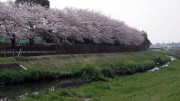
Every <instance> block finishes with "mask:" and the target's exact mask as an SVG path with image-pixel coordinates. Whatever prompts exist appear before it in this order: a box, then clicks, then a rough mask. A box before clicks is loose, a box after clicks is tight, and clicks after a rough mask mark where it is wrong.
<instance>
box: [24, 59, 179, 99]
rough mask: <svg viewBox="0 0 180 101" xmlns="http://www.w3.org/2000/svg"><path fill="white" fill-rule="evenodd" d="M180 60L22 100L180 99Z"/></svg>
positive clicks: (30, 96)
mask: <svg viewBox="0 0 180 101" xmlns="http://www.w3.org/2000/svg"><path fill="white" fill-rule="evenodd" d="M179 66H180V60H177V61H174V62H172V63H170V65H169V66H168V67H166V68H162V69H160V70H159V71H156V72H153V73H137V74H134V75H128V76H123V77H115V78H114V79H109V80H108V81H107V82H102V81H98V82H93V83H90V84H87V85H85V86H82V87H80V88H74V89H64V90H58V91H54V92H46V93H40V94H38V95H29V96H28V97H26V98H25V99H23V100H24V101H85V100H87V99H90V101H180V67H179Z"/></svg>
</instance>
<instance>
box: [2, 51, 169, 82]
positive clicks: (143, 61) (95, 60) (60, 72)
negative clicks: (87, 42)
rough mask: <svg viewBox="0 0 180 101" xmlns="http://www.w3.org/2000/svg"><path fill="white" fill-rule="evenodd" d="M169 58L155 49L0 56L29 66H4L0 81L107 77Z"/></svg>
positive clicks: (130, 71) (145, 67)
mask: <svg viewBox="0 0 180 101" xmlns="http://www.w3.org/2000/svg"><path fill="white" fill-rule="evenodd" d="M169 60H170V59H169V58H167V57H166V56H165V54H164V53H161V52H154V51H146V52H131V53H108V54H79V55H53V56H38V57H14V58H13V57H9V58H0V63H12V62H18V63H20V64H22V65H23V66H25V67H26V68H27V69H28V70H27V71H25V70H20V71H14V70H3V71H2V70H1V71H0V83H5V84H18V83H24V82H33V81H40V80H52V79H60V78H69V77H81V78H83V79H85V80H87V81H98V80H106V79H107V78H114V77H115V76H116V75H129V74H134V73H136V72H143V71H146V70H148V69H151V68H153V67H154V66H155V65H156V64H157V63H160V64H162V63H165V62H167V61H169Z"/></svg>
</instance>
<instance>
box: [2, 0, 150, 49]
mask: <svg viewBox="0 0 180 101" xmlns="http://www.w3.org/2000/svg"><path fill="white" fill-rule="evenodd" d="M0 7H1V9H0V30H1V32H2V33H3V34H2V35H3V36H4V37H7V38H11V39H12V44H14V43H13V40H14V39H15V38H18V39H23V38H29V40H30V45H33V42H34V41H33V40H34V38H35V37H41V38H43V39H44V40H46V42H56V43H62V44H65V43H66V44H67V43H68V44H76V42H77V43H84V44H86V43H92V44H114V45H124V46H135V47H136V46H142V45H145V44H143V43H145V40H146V42H147V40H148V39H147V35H145V34H144V32H142V31H139V30H137V29H135V28H132V27H129V26H128V25H126V24H125V23H124V22H122V21H119V20H114V19H112V18H110V17H107V16H105V15H103V14H102V13H100V12H94V11H90V10H88V9H76V8H65V9H62V10H60V9H52V8H50V9H47V8H45V7H42V6H40V5H37V4H27V3H23V4H21V5H18V6H16V5H15V4H11V5H6V4H4V3H1V2H0Z"/></svg>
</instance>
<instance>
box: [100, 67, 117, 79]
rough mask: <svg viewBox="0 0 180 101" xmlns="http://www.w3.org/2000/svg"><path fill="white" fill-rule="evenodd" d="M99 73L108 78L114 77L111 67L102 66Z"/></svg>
mask: <svg viewBox="0 0 180 101" xmlns="http://www.w3.org/2000/svg"><path fill="white" fill-rule="evenodd" d="M101 74H102V75H103V76H104V77H108V78H114V77H115V71H114V70H113V68H108V67H105V68H102V70H101Z"/></svg>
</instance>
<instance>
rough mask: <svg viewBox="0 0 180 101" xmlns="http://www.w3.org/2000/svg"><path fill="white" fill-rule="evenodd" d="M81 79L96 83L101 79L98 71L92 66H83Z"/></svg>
mask: <svg viewBox="0 0 180 101" xmlns="http://www.w3.org/2000/svg"><path fill="white" fill-rule="evenodd" d="M81 74H82V78H84V79H85V80H87V81H94V80H95V81H96V80H99V79H100V78H101V76H100V71H99V70H98V68H97V67H96V66H95V65H93V64H85V65H83V68H82V70H81Z"/></svg>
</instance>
